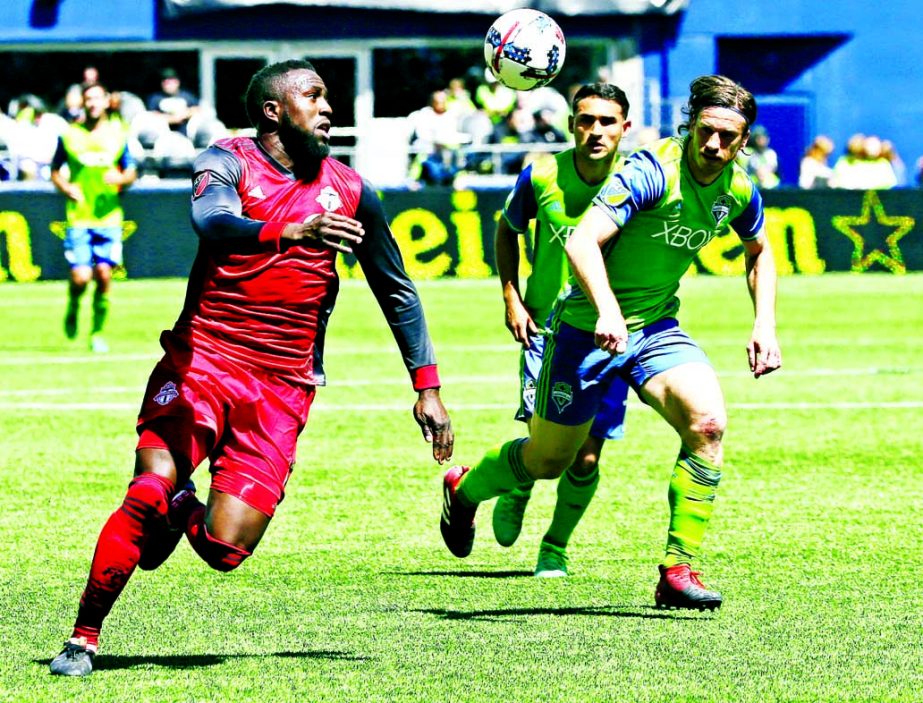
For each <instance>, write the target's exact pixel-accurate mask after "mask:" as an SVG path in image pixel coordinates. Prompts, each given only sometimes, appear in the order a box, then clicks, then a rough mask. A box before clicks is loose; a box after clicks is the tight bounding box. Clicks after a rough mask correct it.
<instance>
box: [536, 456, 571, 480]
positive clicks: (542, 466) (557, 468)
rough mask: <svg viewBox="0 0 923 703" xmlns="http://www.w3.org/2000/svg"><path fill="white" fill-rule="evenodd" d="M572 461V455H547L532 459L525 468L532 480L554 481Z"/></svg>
mask: <svg viewBox="0 0 923 703" xmlns="http://www.w3.org/2000/svg"><path fill="white" fill-rule="evenodd" d="M573 461H574V457H573V455H564V454H548V455H543V456H537V457H533V459H532V461H531V462H530V463H529V465H528V467H527V468H528V470H529V473H530V474H531V475H532V477H533V478H536V479H554V478H558V477H559V476H560V475H561V474H563V473H564V472H565V471H566V470H567V468H568V467H569V466H570V465H571V464H572V463H573Z"/></svg>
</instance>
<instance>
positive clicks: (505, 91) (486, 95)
mask: <svg viewBox="0 0 923 703" xmlns="http://www.w3.org/2000/svg"><path fill="white" fill-rule="evenodd" d="M474 102H475V103H477V105H478V107H480V108H481V109H482V110H483V111H484V112H486V113H487V116H488V117H490V121H491V122H493V123H494V124H495V125H497V124H502V123H503V122H504V121H505V120H506V118H507V117H508V116H509V114H510V113H511V112H512V111H513V110H514V108H515V107H516V91H514V90H511V89H510V88H507V87H506V86H505V85H503V84H502V83H500V81H498V80H497V79H496V77H495V76H494V74H493V73H491V72H490V69H489V68H485V69H484V82H483V83H481V84H480V85H479V86H478V87H477V90H476V91H475V92H474Z"/></svg>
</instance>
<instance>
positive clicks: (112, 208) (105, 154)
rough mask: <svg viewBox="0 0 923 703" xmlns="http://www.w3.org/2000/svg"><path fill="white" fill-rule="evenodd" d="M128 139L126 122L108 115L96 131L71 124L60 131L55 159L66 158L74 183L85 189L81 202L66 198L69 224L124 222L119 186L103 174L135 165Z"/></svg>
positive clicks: (111, 223) (58, 164)
mask: <svg viewBox="0 0 923 703" xmlns="http://www.w3.org/2000/svg"><path fill="white" fill-rule="evenodd" d="M126 143H127V142H126V134H125V128H124V125H123V124H122V122H121V121H119V120H113V119H107V120H106V121H105V122H103V123H102V124H101V125H99V126H98V127H97V128H96V129H94V130H93V131H89V130H87V129H86V128H85V127H83V125H79V124H72V125H70V126H69V127H68V128H67V129H66V130H65V132H64V134H62V135H61V142H60V144H59V147H58V149H59V154H56V155H55V162H60V163H63V161H64V160H65V159H66V161H67V165H68V168H69V169H70V181H71V183H76V184H77V185H79V186H80V190H81V191H82V192H83V200H82V201H81V202H77V201H75V200H70V199H68V201H67V204H66V206H65V212H66V215H67V224H68V226H69V227H118V226H120V225H121V224H122V219H123V217H124V215H123V212H122V206H121V204H120V202H119V187H118V186H116V185H110V184H108V183H106V182H105V180H104V179H103V176H104V174H105V173H106V172H107V171H110V170H112V169H115V168H119V167H121V168H123V169H124V168H127V167H128V166H129V165H133V164H131V161H130V159H131V157H130V156H129V154H128V149H127V147H126ZM62 156H63V158H62ZM60 163H57V166H60ZM53 166H55V164H53ZM57 166H56V167H57Z"/></svg>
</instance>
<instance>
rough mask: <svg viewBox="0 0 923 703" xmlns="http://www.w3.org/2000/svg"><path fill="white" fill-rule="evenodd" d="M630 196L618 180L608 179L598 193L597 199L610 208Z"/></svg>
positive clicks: (619, 204) (618, 204)
mask: <svg viewBox="0 0 923 703" xmlns="http://www.w3.org/2000/svg"><path fill="white" fill-rule="evenodd" d="M630 196H631V193H629V192H628V188H626V187H625V184H624V183H622V182H621V181H619V180H612V181H609V182H608V183H607V184H606V186H605V187H604V188H603V189H602V190H601V191H600V193H599V199H600V200H602V201H603V202H604V203H605V204H606V205H608V206H609V207H612V208H616V207H620V206H621V205H622V204H623V203H624V202H625V201H626V200H628V198H629V197H630Z"/></svg>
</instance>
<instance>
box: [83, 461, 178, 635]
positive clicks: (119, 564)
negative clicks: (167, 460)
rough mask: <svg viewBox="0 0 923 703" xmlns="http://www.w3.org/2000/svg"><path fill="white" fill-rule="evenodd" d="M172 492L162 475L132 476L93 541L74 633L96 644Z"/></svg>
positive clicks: (171, 484)
mask: <svg viewBox="0 0 923 703" xmlns="http://www.w3.org/2000/svg"><path fill="white" fill-rule="evenodd" d="M172 493H173V482H172V481H170V480H169V479H167V478H164V477H162V476H158V475H156V474H151V473H146V474H141V475H140V476H137V477H135V478H134V479H132V481H131V483H130V484H129V486H128V492H127V493H126V495H125V500H124V501H123V502H122V505H121V506H119V508H118V510H116V511H115V512H114V513H112V515H111V516H110V517H109V520H108V521H107V522H106V524H105V525H104V526H103V529H102V531H101V532H100V535H99V539H98V540H97V542H96V551H95V553H94V554H93V563H92V565H91V566H90V576H89V579H88V580H87V586H86V589H85V590H84V592H83V595H82V596H81V598H80V608H79V609H78V611H77V621H76V623H75V625H74V633H73V637H77V638H80V637H84V638H86V640H87V642H88V644H90V645H92V646H93V647H94V648H95V646H96V644H97V642H98V640H99V631H100V628H101V627H102V624H103V620H104V619H105V618H106V616H107V615H108V614H109V611H110V610H111V609H112V606H113V604H114V603H115V601H116V599H117V598H118V597H119V595H120V594H121V593H122V590H123V589H124V588H125V584H126V583H127V582H128V579H129V578H130V577H131V575H132V573H133V572H134V570H135V567H136V566H137V565H138V560H139V559H140V557H141V550H142V548H143V547H144V542H145V541H146V540H147V536H148V534H149V532H150V529H151V526H152V525H153V524H154V523H155V522H156V521H159V520H164V519H165V518H166V515H167V507H168V505H169V501H170V495H171V494H172Z"/></svg>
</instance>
